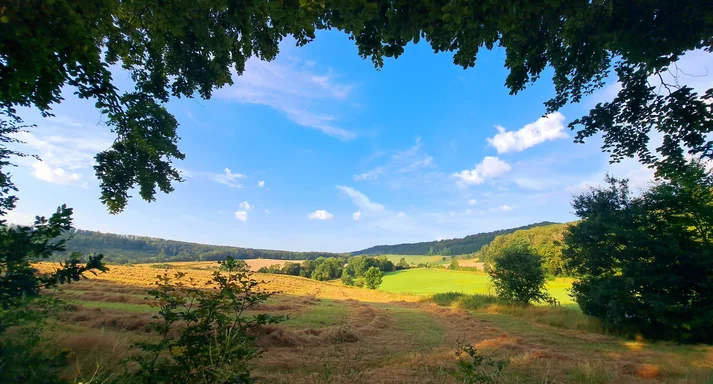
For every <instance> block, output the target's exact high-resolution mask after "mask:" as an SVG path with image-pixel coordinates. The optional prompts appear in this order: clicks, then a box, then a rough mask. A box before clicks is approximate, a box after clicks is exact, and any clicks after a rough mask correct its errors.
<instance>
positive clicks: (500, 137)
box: [487, 112, 569, 153]
mask: <svg viewBox="0 0 713 384" xmlns="http://www.w3.org/2000/svg"><path fill="white" fill-rule="evenodd" d="M564 128H565V126H564V115H562V114H561V113H559V112H555V113H552V114H549V115H547V116H544V117H540V118H539V119H537V121H535V122H534V123H531V124H527V125H525V126H524V127H522V128H521V129H519V130H517V131H509V132H508V131H506V130H505V128H504V127H501V126H498V127H497V130H498V134H497V135H495V136H494V137H489V138H488V139H487V140H488V144H489V145H490V146H492V147H495V149H496V150H497V151H498V153H510V152H520V151H524V150H525V149H527V148H530V147H534V146H535V145H537V144H541V143H544V142H546V141H552V140H557V139H565V138H567V137H569V136H568V135H567V133H565V132H564Z"/></svg>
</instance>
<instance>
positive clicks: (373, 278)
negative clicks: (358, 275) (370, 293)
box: [364, 267, 384, 289]
mask: <svg viewBox="0 0 713 384" xmlns="http://www.w3.org/2000/svg"><path fill="white" fill-rule="evenodd" d="M383 277H384V272H381V270H380V269H379V268H376V267H371V268H369V270H368V271H366V273H365V274H364V286H366V287H367V288H369V289H376V288H379V286H380V285H381V280H382V278H383Z"/></svg>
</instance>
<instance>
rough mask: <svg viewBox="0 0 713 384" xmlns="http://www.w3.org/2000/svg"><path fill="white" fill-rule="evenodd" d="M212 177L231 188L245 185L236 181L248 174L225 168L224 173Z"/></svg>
mask: <svg viewBox="0 0 713 384" xmlns="http://www.w3.org/2000/svg"><path fill="white" fill-rule="evenodd" d="M212 177H213V180H215V181H216V182H218V183H220V184H225V185H227V186H229V187H231V188H242V187H243V185H242V184H239V183H236V182H235V181H236V180H238V179H244V178H245V177H246V176H245V175H243V174H242V173H239V172H235V173H233V172H232V171H231V170H230V168H225V170H223V173H222V174H214V175H212Z"/></svg>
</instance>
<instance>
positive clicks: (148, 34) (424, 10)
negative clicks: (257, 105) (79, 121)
mask: <svg viewBox="0 0 713 384" xmlns="http://www.w3.org/2000/svg"><path fill="white" fill-rule="evenodd" d="M326 29H337V30H340V31H343V32H345V33H347V34H348V35H349V36H350V38H351V39H352V40H353V41H354V42H355V44H356V46H357V48H358V52H359V55H360V56H361V57H363V58H368V59H370V60H371V61H372V62H373V63H374V65H375V66H376V67H377V68H379V67H381V66H383V65H384V58H389V57H393V58H397V57H399V56H400V55H401V54H403V53H404V50H405V47H406V45H408V44H409V43H411V42H413V43H418V42H419V41H421V40H424V41H425V42H426V43H428V44H429V45H430V46H431V48H432V49H433V50H434V52H452V53H453V60H454V63H455V64H456V65H459V66H462V67H464V68H468V67H472V66H474V65H475V63H476V59H477V56H478V53H479V51H480V50H481V49H483V48H484V49H488V50H491V49H499V50H502V51H504V53H505V67H506V68H507V69H508V71H509V74H508V76H507V78H506V79H505V85H506V86H507V87H508V89H509V90H510V92H511V93H513V94H515V93H518V92H520V91H522V90H523V89H525V88H526V87H527V86H528V85H529V84H531V83H533V82H535V81H536V80H538V79H539V78H540V77H541V76H542V75H543V73H545V70H546V69H547V68H551V69H552V81H553V83H554V87H555V96H554V97H553V98H552V99H551V100H548V101H546V102H545V106H546V108H545V110H543V112H548V113H549V112H553V111H556V110H558V109H560V108H561V107H563V106H564V105H566V104H568V103H572V102H575V103H576V102H580V101H581V100H582V98H583V97H585V96H587V95H589V94H591V93H592V92H593V91H595V90H596V89H598V88H600V87H602V86H603V84H604V80H605V78H606V76H607V75H608V74H609V72H610V71H611V70H612V69H614V70H615V72H616V75H617V76H618V79H619V81H620V83H621V85H622V89H621V91H620V92H619V93H618V95H617V96H616V97H615V98H614V99H613V100H611V101H610V102H607V103H602V104H599V105H597V106H596V107H594V108H593V109H592V110H591V111H590V113H589V114H588V115H587V116H583V117H582V118H580V119H576V120H574V121H572V122H571V123H570V127H571V128H572V129H575V130H578V133H577V136H576V141H578V142H583V141H584V140H585V139H587V138H589V137H591V136H593V135H596V134H598V133H601V134H602V135H603V137H604V147H603V150H605V151H607V152H611V159H612V161H619V160H621V159H622V158H625V157H631V156H638V157H639V159H640V160H641V161H642V162H643V163H644V164H648V165H652V166H654V165H655V166H657V167H658V170H659V171H662V172H664V173H668V172H670V171H671V170H675V169H677V168H679V167H680V166H681V164H683V161H684V155H686V154H694V155H699V156H702V157H708V158H710V157H713V151H712V149H711V143H710V142H709V141H708V140H707V138H706V135H707V134H708V133H710V132H711V130H713V110H712V108H713V104H712V103H710V99H711V98H713V90H708V91H707V92H706V93H705V94H704V95H699V94H696V93H695V92H694V90H693V89H692V88H690V87H688V86H685V85H680V84H678V81H679V79H680V76H678V75H679V71H674V70H671V68H672V65H673V64H674V63H675V62H676V60H677V59H678V58H679V57H680V56H681V55H682V54H684V53H685V52H687V51H691V50H695V49H706V50H709V51H710V50H711V48H712V44H713V4H711V3H710V2H703V1H698V0H682V1H677V2H671V1H664V0H652V1H646V2H641V1H634V0H625V1H613V0H602V1H565V0H554V1H552V0H550V1H542V0H540V1H534V2H533V1H525V0H516V1H507V2H503V1H496V0H489V1H488V0H486V1H475V0H472V1H452V0H449V1H445V0H441V1H435V2H434V1H411V0H409V1H406V0H377V1H362V0H355V1H348V2H344V1H334V0H315V1H311V0H299V1H298V0H286V1H280V2H275V1H265V0H248V1H242V2H233V1H228V0H210V1H207V0H197V1H187V0H176V1H172V2H170V4H166V2H164V1H161V0H132V1H118V0H98V1H94V2H91V4H89V3H86V2H76V1H69V0H57V1H52V2H47V1H40V0H32V1H21V0H0V109H1V110H2V113H3V114H5V115H6V116H8V117H9V118H12V117H17V116H16V113H17V110H16V108H17V107H19V106H30V107H36V108H39V109H40V110H41V111H42V112H43V113H45V114H50V113H51V107H52V105H53V104H56V103H59V102H61V101H62V93H61V92H62V90H63V89H64V88H65V87H70V88H71V89H72V90H73V91H74V92H75V94H76V95H77V96H78V97H80V98H86V99H92V100H95V101H96V105H97V108H99V109H100V110H101V111H102V112H103V113H104V114H105V116H106V124H107V125H108V126H109V127H110V128H111V130H112V131H113V132H114V133H115V134H116V139H115V142H114V144H113V145H112V147H111V148H109V149H108V150H106V151H104V152H102V153H100V154H98V155H97V158H96V159H97V166H96V173H97V177H98V178H99V179H100V181H101V190H102V201H103V202H104V203H105V204H106V205H107V207H108V209H109V211H110V212H112V213H117V212H120V211H122V210H123V209H124V208H125V206H126V204H127V202H128V199H129V197H130V196H129V190H131V189H133V188H136V187H137V188H138V191H139V195H140V196H141V197H142V198H143V199H146V200H149V201H151V200H153V199H154V198H155V194H156V191H157V189H158V190H160V191H162V192H171V191H172V190H173V186H172V185H173V183H174V182H176V181H180V180H181V178H180V175H179V173H178V172H177V170H176V168H175V167H174V166H173V164H172V162H173V161H174V160H175V159H183V157H184V155H183V154H182V153H181V152H180V150H179V149H178V146H177V143H178V136H177V133H176V128H177V126H178V122H177V121H176V119H175V118H174V117H173V116H172V115H171V114H170V113H168V112H167V111H166V109H165V107H164V104H165V103H166V102H167V101H168V100H169V99H170V98H171V97H189V98H190V97H201V98H204V99H208V98H210V97H211V95H212V92H213V90H215V89H216V88H220V87H222V86H225V85H226V84H231V83H232V78H233V76H234V75H240V74H242V73H243V71H244V70H245V63H246V61H247V60H248V59H250V58H251V57H256V58H258V59H260V60H272V59H274V58H275V57H276V55H277V54H278V52H279V44H280V41H281V40H282V39H283V38H285V37H287V36H292V37H294V38H295V40H296V43H297V45H304V44H306V43H308V42H310V41H311V40H312V39H314V38H315V36H316V31H317V30H326ZM119 65H120V66H121V67H122V68H123V69H124V70H126V71H128V73H129V74H130V75H131V78H132V80H133V82H134V89H133V90H128V91H126V92H124V91H123V90H119V89H118V88H117V86H116V84H115V83H114V80H113V78H112V73H111V68H112V66H119ZM669 71H671V72H672V73H674V75H675V78H676V84H667V83H666V82H663V83H664V84H658V85H659V86H657V83H656V82H653V83H652V81H651V80H650V79H652V78H654V79H656V78H660V79H661V80H663V77H661V75H662V74H665V73H667V72H669ZM547 73H549V71H548V72H547ZM656 131H658V132H660V133H661V135H662V136H663V144H662V145H661V146H660V147H658V148H657V149H656V153H652V152H651V151H650V150H649V149H648V144H649V139H650V137H651V134H652V133H654V132H656Z"/></svg>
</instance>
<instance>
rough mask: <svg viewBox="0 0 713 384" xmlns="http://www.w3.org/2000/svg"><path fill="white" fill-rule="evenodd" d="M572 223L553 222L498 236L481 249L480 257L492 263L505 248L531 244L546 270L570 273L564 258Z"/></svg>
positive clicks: (553, 272) (550, 272) (555, 273)
mask: <svg viewBox="0 0 713 384" xmlns="http://www.w3.org/2000/svg"><path fill="white" fill-rule="evenodd" d="M569 225H570V224H552V225H546V226H538V227H535V228H530V229H522V230H518V231H515V232H513V233H510V234H506V235H500V236H497V237H496V238H495V239H494V240H493V241H492V242H491V243H490V244H488V245H486V246H484V247H483V248H482V249H481V250H480V259H481V260H482V261H484V262H485V263H491V262H493V261H494V260H495V258H497V257H498V256H500V255H502V253H503V250H504V249H506V248H508V247H512V246H514V245H515V244H518V243H525V244H527V245H529V246H530V247H531V248H532V249H533V251H535V252H536V253H537V254H538V255H539V256H540V257H542V266H543V267H544V268H545V271H546V272H547V273H549V274H551V275H563V274H568V271H567V268H566V265H565V261H564V260H563V258H562V247H563V238H564V232H565V230H566V229H567V227H568V226H569Z"/></svg>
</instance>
